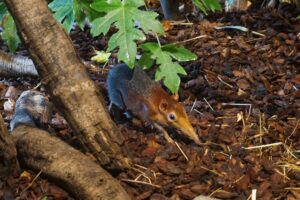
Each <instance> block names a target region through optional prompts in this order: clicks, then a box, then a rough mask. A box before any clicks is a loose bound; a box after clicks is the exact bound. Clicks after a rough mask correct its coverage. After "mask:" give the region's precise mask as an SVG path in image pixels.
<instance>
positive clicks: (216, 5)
mask: <svg viewBox="0 0 300 200" xmlns="http://www.w3.org/2000/svg"><path fill="white" fill-rule="evenodd" d="M193 3H194V4H195V5H196V6H197V7H198V8H199V9H200V10H201V11H202V12H203V13H204V14H205V15H207V10H210V11H212V12H215V11H221V10H222V7H221V4H220V2H219V0H193Z"/></svg>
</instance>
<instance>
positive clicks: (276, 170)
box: [274, 169, 291, 180]
mask: <svg viewBox="0 0 300 200" xmlns="http://www.w3.org/2000/svg"><path fill="white" fill-rule="evenodd" d="M274 171H275V172H277V173H278V174H280V175H281V176H283V177H284V178H285V179H288V180H291V179H290V178H289V177H287V176H286V175H285V174H284V173H282V172H280V171H279V170H278V169H274Z"/></svg>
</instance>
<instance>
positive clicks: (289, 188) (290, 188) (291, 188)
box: [284, 187, 300, 190]
mask: <svg viewBox="0 0 300 200" xmlns="http://www.w3.org/2000/svg"><path fill="white" fill-rule="evenodd" d="M284 189H285V190H300V187H286V188H284Z"/></svg>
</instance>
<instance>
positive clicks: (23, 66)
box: [0, 51, 38, 77]
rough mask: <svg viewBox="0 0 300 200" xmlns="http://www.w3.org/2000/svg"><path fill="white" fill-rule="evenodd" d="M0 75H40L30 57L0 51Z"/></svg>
mask: <svg viewBox="0 0 300 200" xmlns="http://www.w3.org/2000/svg"><path fill="white" fill-rule="evenodd" d="M0 76H4V77H11V76H13V77H18V76H38V73H37V71H36V69H35V66H34V64H33V62H32V60H31V59H30V58H27V57H25V56H19V55H12V54H8V53H5V52H4V51H0Z"/></svg>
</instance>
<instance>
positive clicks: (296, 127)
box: [288, 119, 300, 139]
mask: <svg viewBox="0 0 300 200" xmlns="http://www.w3.org/2000/svg"><path fill="white" fill-rule="evenodd" d="M299 122H300V119H298V120H297V122H296V126H295V128H294V129H293V131H292V133H291V134H290V135H289V137H288V139H290V138H291V137H292V136H293V135H294V133H295V132H296V130H297V129H298V126H299Z"/></svg>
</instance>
